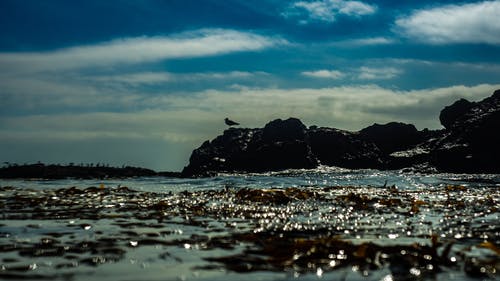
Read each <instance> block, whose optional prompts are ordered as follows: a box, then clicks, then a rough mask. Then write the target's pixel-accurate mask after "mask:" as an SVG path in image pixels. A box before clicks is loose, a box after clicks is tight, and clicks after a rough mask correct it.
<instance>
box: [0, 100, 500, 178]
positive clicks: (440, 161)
mask: <svg viewBox="0 0 500 281" xmlns="http://www.w3.org/2000/svg"><path fill="white" fill-rule="evenodd" d="M439 120H440V122H441V124H442V125H443V127H444V129H441V130H428V129H424V130H417V128H416V127H415V126H414V125H412V124H405V123H400V122H390V123H387V124H373V125H371V126H369V127H366V128H364V129H362V130H360V131H357V132H351V131H345V130H340V129H336V128H327V127H317V126H310V127H306V126H305V125H304V124H303V123H302V122H301V121H300V120H299V119H297V118H289V119H286V120H281V119H277V120H273V121H271V122H269V123H267V124H266V125H265V126H264V128H229V129H227V130H225V131H224V133H223V134H222V135H220V136H218V137H216V138H215V139H213V140H211V141H208V140H207V141H205V142H204V143H203V144H202V145H201V146H200V147H199V148H197V149H195V150H194V151H193V152H192V154H191V157H190V159H189V164H188V165H187V166H186V167H184V169H183V170H182V172H156V171H153V170H150V169H145V168H139V167H129V166H127V167H121V168H118V167H108V166H88V165H87V166H83V165H45V164H42V163H37V164H25V165H9V166H5V167H2V168H0V178H40V179H64V178H78V179H92V178H99V179H105V178H130V177H145V176H148V177H153V176H166V177H187V178H191V177H209V176H214V175H217V174H218V173H248V172H268V171H280V170H286V169H313V168H316V167H318V166H320V165H326V166H337V167H342V168H348V169H378V170H397V169H404V170H408V171H417V172H426V173H430V172H450V173H500V165H498V160H499V159H500V146H499V144H500V133H498V129H499V128H500V90H496V91H495V92H494V93H493V95H492V96H490V97H488V98H486V99H484V100H482V101H479V102H470V101H467V100H465V99H460V100H458V101H456V102H455V103H453V104H452V105H449V106H447V107H445V108H444V109H443V110H442V111H441V113H440V116H439Z"/></svg>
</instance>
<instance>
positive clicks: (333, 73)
mask: <svg viewBox="0 0 500 281" xmlns="http://www.w3.org/2000/svg"><path fill="white" fill-rule="evenodd" d="M301 74H302V75H304V76H308V77H314V78H328V79H340V78H342V77H344V76H345V74H344V73H342V72H340V71H338V70H326V69H324V70H316V71H304V72H302V73H301Z"/></svg>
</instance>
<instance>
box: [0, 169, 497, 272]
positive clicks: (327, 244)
mask: <svg viewBox="0 0 500 281" xmlns="http://www.w3.org/2000/svg"><path fill="white" fill-rule="evenodd" d="M0 186H2V188H1V191H0V199H1V201H0V209H1V210H2V221H1V222H0V262H1V270H0V278H3V279H12V280H19V279H23V280H29V279H36V280H39V279H55V280H69V279H71V280H105V279H109V280H221V279H226V280H234V279H238V280H319V279H325V278H328V279H333V280H337V279H339V280H386V281H388V280H435V279H443V280H448V279H453V280H477V279H478V278H479V279H495V278H498V277H499V273H498V272H499V270H500V260H499V254H500V250H499V245H500V223H499V209H500V175H457V174H432V175H426V174H417V173H401V172H399V171H390V172H387V171H383V172H381V171H374V170H361V171H350V170H344V169H337V168H320V169H316V170H293V171H285V172H279V173H268V174H252V175H220V176H219V177H215V178H206V179H174V178H137V179H125V180H116V179H113V180H104V181H100V180H57V181H37V180H30V181H23V180H3V181H0Z"/></svg>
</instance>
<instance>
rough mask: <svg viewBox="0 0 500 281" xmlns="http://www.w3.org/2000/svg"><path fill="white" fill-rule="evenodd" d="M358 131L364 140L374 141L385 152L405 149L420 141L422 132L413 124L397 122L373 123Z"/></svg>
mask: <svg viewBox="0 0 500 281" xmlns="http://www.w3.org/2000/svg"><path fill="white" fill-rule="evenodd" d="M359 133H360V135H361V137H362V138H363V139H364V140H366V141H370V142H373V143H375V145H377V147H378V148H379V149H380V150H381V151H382V152H384V153H386V154H390V153H392V152H395V151H402V150H407V149H409V148H411V147H414V146H415V145H417V144H418V143H420V142H421V141H422V134H421V133H420V132H419V131H418V130H417V128H415V126H414V125H412V124H405V123H399V122H390V123H387V124H384V125H381V124H376V123H375V124H373V125H371V126H369V127H366V128H364V129H362V130H361V131H360V132H359Z"/></svg>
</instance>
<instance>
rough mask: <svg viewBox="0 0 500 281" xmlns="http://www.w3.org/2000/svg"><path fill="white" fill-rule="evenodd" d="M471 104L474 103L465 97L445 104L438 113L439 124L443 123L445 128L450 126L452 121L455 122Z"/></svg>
mask: <svg viewBox="0 0 500 281" xmlns="http://www.w3.org/2000/svg"><path fill="white" fill-rule="evenodd" d="M473 106H474V103H472V102H470V101H468V100H466V99H460V100H458V101H456V102H454V103H453V104H452V105H449V106H446V107H445V108H443V110H441V113H440V114H439V121H440V122H441V125H443V127H445V128H446V129H449V128H451V126H452V125H453V123H455V121H457V119H459V117H460V116H463V115H464V114H465V113H466V112H467V111H468V110H469V109H470V108H471V107H473Z"/></svg>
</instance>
